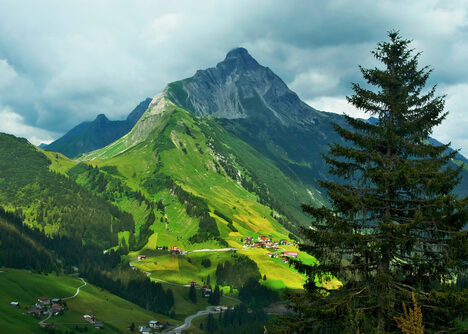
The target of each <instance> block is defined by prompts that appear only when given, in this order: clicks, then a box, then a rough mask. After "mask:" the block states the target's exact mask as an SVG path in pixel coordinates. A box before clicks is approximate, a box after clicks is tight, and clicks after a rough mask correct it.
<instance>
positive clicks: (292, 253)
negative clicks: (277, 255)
mask: <svg viewBox="0 0 468 334" xmlns="http://www.w3.org/2000/svg"><path fill="white" fill-rule="evenodd" d="M282 255H283V256H288V257H294V258H297V252H287V251H286V252H283V254H282Z"/></svg>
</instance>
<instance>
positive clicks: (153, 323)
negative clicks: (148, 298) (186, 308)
mask: <svg viewBox="0 0 468 334" xmlns="http://www.w3.org/2000/svg"><path fill="white" fill-rule="evenodd" d="M149 326H150V327H151V328H156V329H159V328H162V327H164V325H163V324H162V323H160V322H159V321H157V320H151V321H150V322H149Z"/></svg>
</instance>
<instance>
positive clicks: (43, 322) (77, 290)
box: [38, 277, 87, 326]
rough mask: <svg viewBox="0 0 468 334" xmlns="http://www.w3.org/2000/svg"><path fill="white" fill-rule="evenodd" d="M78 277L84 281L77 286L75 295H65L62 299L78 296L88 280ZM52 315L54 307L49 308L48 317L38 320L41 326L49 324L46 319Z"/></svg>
mask: <svg viewBox="0 0 468 334" xmlns="http://www.w3.org/2000/svg"><path fill="white" fill-rule="evenodd" d="M78 279H79V280H80V281H81V282H83V284H82V285H80V286H79V287H77V288H76V292H75V294H74V295H73V296H70V297H64V298H62V300H68V299H72V298H75V297H76V296H78V294H79V293H80V288H83V287H85V286H86V284H87V283H86V282H85V280H84V279H83V278H81V277H78ZM51 316H52V309H50V308H49V310H48V311H47V318H45V319H42V320H41V321H39V322H38V324H39V326H44V325H47V324H46V321H47V320H49V319H50V317H51Z"/></svg>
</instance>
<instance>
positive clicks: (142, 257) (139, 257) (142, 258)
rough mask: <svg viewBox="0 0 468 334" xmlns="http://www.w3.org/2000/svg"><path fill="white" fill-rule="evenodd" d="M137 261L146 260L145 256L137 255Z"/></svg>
mask: <svg viewBox="0 0 468 334" xmlns="http://www.w3.org/2000/svg"><path fill="white" fill-rule="evenodd" d="M137 259H138V260H139V261H141V260H145V259H146V255H138V256H137Z"/></svg>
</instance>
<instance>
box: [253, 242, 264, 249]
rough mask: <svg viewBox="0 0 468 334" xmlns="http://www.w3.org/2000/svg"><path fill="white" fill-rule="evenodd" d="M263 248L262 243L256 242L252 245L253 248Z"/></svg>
mask: <svg viewBox="0 0 468 334" xmlns="http://www.w3.org/2000/svg"><path fill="white" fill-rule="evenodd" d="M262 246H263V242H256V243H254V247H257V248H260V247H262Z"/></svg>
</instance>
